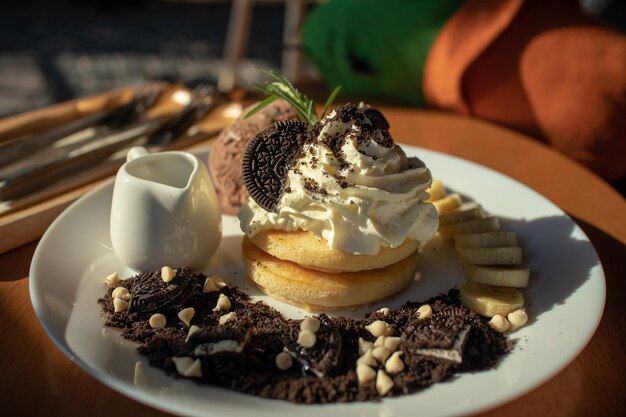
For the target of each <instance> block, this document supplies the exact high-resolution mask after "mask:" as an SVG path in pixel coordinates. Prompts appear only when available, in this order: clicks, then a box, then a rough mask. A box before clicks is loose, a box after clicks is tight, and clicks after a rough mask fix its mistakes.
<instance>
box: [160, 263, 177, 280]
mask: <svg viewBox="0 0 626 417" xmlns="http://www.w3.org/2000/svg"><path fill="white" fill-rule="evenodd" d="M175 276H176V271H175V270H173V269H172V268H170V267H169V266H164V267H163V268H161V279H162V280H163V282H170V281H171V280H173V279H174V277H175Z"/></svg>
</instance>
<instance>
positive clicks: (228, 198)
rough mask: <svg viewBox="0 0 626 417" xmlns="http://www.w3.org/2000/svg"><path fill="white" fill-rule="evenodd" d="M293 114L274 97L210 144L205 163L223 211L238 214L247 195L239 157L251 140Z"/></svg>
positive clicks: (292, 116) (281, 101) (287, 104)
mask: <svg viewBox="0 0 626 417" xmlns="http://www.w3.org/2000/svg"><path fill="white" fill-rule="evenodd" d="M246 113H247V111H245V112H244V114H246ZM295 117H296V113H295V112H294V111H293V109H292V108H291V106H290V105H289V103H287V102H286V101H284V100H276V101H274V102H273V103H271V104H270V105H268V106H267V107H265V108H264V109H262V110H261V111H259V112H257V113H256V114H254V115H253V116H251V117H248V118H243V117H240V118H239V119H237V120H236V121H235V122H234V123H233V124H232V125H230V126H228V127H227V128H225V129H224V130H222V131H221V132H220V135H219V136H218V138H217V140H216V141H215V144H214V145H213V146H212V147H211V152H210V153H209V164H208V165H209V172H210V173H211V177H212V179H213V184H214V185H215V190H216V191H217V196H218V199H219V201H220V208H221V209H222V212H223V213H225V214H237V211H238V210H239V207H241V204H242V203H243V202H244V201H245V200H246V198H248V191H247V190H246V187H244V185H243V178H242V176H241V159H242V158H243V153H244V151H245V149H246V147H247V146H248V143H249V142H250V140H251V139H252V138H254V137H255V136H256V135H258V134H259V133H260V132H262V131H263V130H265V129H267V128H268V127H270V126H272V124H274V123H275V122H278V121H281V120H290V119H295Z"/></svg>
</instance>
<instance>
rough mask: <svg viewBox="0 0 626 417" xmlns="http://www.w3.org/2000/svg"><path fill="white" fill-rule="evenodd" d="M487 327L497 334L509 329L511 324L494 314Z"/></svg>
mask: <svg viewBox="0 0 626 417" xmlns="http://www.w3.org/2000/svg"><path fill="white" fill-rule="evenodd" d="M489 327H491V328H492V329H493V330H495V331H497V332H500V333H504V332H506V331H508V330H509V329H510V328H511V323H509V321H508V320H507V319H505V318H504V317H503V316H501V315H499V314H496V315H495V316H493V317H492V318H491V320H489Z"/></svg>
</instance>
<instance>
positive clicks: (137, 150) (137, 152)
mask: <svg viewBox="0 0 626 417" xmlns="http://www.w3.org/2000/svg"><path fill="white" fill-rule="evenodd" d="M149 153H150V151H148V150H147V149H146V148H144V147H143V146H133V147H132V148H130V149H129V150H128V153H127V154H126V162H130V161H132V160H133V159H137V158H141V157H142V156H144V155H148V154H149Z"/></svg>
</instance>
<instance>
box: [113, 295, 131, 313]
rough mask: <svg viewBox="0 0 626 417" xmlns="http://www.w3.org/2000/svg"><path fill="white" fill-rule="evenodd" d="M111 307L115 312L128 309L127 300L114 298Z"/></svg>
mask: <svg viewBox="0 0 626 417" xmlns="http://www.w3.org/2000/svg"><path fill="white" fill-rule="evenodd" d="M113 309H114V310H115V312H116V313H119V312H120V311H124V310H126V309H128V301H126V300H122V299H121V298H114V299H113Z"/></svg>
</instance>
